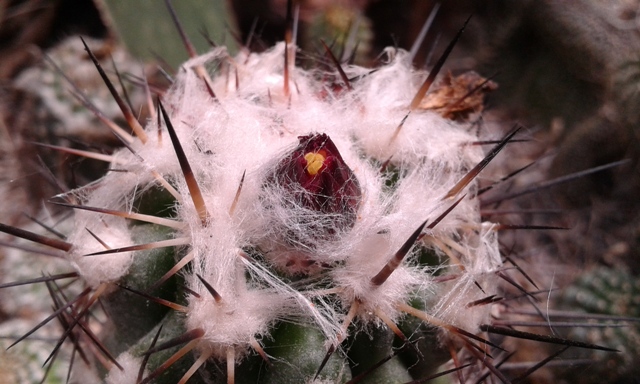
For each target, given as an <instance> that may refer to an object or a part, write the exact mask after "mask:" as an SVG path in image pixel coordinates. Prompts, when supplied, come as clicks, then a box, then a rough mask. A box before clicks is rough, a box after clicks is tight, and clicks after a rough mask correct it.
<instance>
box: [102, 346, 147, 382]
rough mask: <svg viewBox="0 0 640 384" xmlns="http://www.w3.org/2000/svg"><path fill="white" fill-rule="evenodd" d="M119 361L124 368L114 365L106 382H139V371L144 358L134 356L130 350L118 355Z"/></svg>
mask: <svg viewBox="0 0 640 384" xmlns="http://www.w3.org/2000/svg"><path fill="white" fill-rule="evenodd" d="M117 360H118V363H119V364H120V365H121V366H122V368H123V370H120V369H119V368H118V367H113V368H112V369H111V370H110V371H109V374H108V375H107V377H106V378H105V383H106V384H135V383H137V382H138V371H139V370H140V364H141V363H142V358H137V357H133V356H132V355H131V354H130V353H129V352H124V353H122V354H121V355H120V356H118V359H117Z"/></svg>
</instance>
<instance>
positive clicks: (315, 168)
mask: <svg viewBox="0 0 640 384" xmlns="http://www.w3.org/2000/svg"><path fill="white" fill-rule="evenodd" d="M304 159H305V160H307V168H306V170H307V173H308V174H310V175H311V176H315V175H317V174H318V172H319V171H320V168H322V164H324V159H325V156H324V155H323V154H321V153H318V152H308V153H307V154H305V155H304Z"/></svg>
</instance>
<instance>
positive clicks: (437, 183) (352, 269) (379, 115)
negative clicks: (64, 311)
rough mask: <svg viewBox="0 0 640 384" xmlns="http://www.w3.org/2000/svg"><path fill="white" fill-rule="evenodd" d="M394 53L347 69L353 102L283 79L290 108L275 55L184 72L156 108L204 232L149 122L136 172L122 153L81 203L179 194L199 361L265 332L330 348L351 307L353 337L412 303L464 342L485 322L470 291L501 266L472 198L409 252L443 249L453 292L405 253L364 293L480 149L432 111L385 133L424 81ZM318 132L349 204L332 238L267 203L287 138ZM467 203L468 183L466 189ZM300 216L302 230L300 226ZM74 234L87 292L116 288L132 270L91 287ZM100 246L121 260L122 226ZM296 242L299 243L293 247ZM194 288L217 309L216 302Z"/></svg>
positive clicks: (293, 210)
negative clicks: (320, 341) (372, 65)
mask: <svg viewBox="0 0 640 384" xmlns="http://www.w3.org/2000/svg"><path fill="white" fill-rule="evenodd" d="M390 52H391V51H390ZM392 53H393V54H392V55H390V56H392V57H390V59H389V63H388V64H386V65H383V66H382V67H381V68H379V69H378V70H377V71H375V72H370V71H368V70H366V69H363V68H360V67H346V68H345V71H346V72H347V75H348V76H349V77H352V78H353V77H355V76H361V78H359V79H358V80H357V81H353V82H352V84H351V85H352V87H353V90H347V89H346V88H344V89H343V90H341V91H337V92H331V91H330V90H329V87H328V86H327V85H326V84H324V83H323V74H322V73H319V72H314V71H305V70H302V69H299V68H290V84H289V85H290V87H289V88H290V94H289V95H286V94H285V93H284V91H283V82H284V77H283V73H284V68H283V59H282V58H283V54H284V44H279V45H277V46H276V47H274V48H273V49H272V50H270V51H268V52H265V53H262V54H249V55H248V56H243V57H238V58H236V59H235V60H234V59H232V58H230V57H229V56H228V54H227V52H226V50H225V49H224V48H217V49H215V50H213V51H211V52H210V53H208V54H205V55H203V56H200V57H197V58H195V59H192V60H190V61H188V62H186V63H185V64H184V65H183V66H182V67H181V68H180V70H179V73H178V75H177V77H176V79H175V82H174V84H173V86H172V88H171V89H170V90H169V91H168V92H167V94H166V95H165V97H164V100H163V104H164V105H165V107H166V108H167V111H168V113H169V115H170V119H171V122H172V125H173V127H174V129H175V131H176V134H177V136H178V138H179V140H180V143H181V146H182V148H183V150H184V152H185V154H186V157H187V159H188V161H189V163H190V165H191V168H192V170H193V173H194V176H195V179H196V180H197V182H198V185H199V187H200V189H201V190H202V195H203V199H204V204H205V206H206V208H207V211H208V213H209V220H208V222H207V223H206V225H203V224H202V220H201V217H200V216H199V215H198V214H197V211H196V207H195V206H194V203H193V201H192V199H191V196H190V191H189V188H188V187H187V184H186V182H185V179H184V176H183V175H182V171H181V169H180V166H179V163H178V160H177V158H176V153H175V150H174V148H173V146H172V144H171V141H170V139H169V136H168V135H167V132H166V128H165V127H164V126H163V127H161V132H162V134H161V136H159V135H158V134H157V133H156V132H157V131H158V127H157V122H156V121H151V122H149V124H148V126H147V128H146V129H147V132H148V133H149V140H148V142H147V143H146V144H145V145H142V144H141V143H140V142H136V143H134V144H133V145H132V147H133V149H134V150H135V151H136V153H137V154H138V155H139V157H140V158H141V159H142V160H140V159H139V158H137V157H136V156H133V155H132V154H131V153H130V152H129V151H128V150H126V149H123V150H121V151H120V152H118V153H117V154H116V155H115V156H116V163H117V167H118V168H123V169H126V170H127V171H128V172H125V173H122V172H118V173H117V174H116V173H115V172H113V173H111V174H109V175H107V176H106V177H105V179H104V180H103V181H102V182H101V183H100V185H99V187H97V188H95V189H94V190H93V191H92V192H89V193H87V194H86V196H82V197H83V199H84V201H85V202H86V204H87V205H93V206H100V207H105V208H110V209H118V210H128V209H130V207H131V204H132V201H133V199H134V198H135V196H136V194H137V193H139V191H141V190H144V189H146V188H149V187H151V186H153V185H158V183H157V181H155V179H154V177H153V176H152V172H154V171H155V172H157V173H159V174H160V175H162V176H163V177H164V178H165V179H166V180H167V181H169V182H170V183H171V184H172V185H174V186H175V188H176V189H177V191H178V192H179V194H180V199H179V200H180V201H178V202H177V205H176V208H175V209H176V211H175V216H176V219H177V220H181V221H183V222H184V223H185V224H186V225H185V227H186V228H187V229H185V230H184V231H178V233H176V234H175V236H176V237H187V238H190V249H191V252H193V256H194V262H193V273H191V272H189V273H187V274H186V276H185V277H186V283H187V285H188V287H189V288H190V289H192V290H194V291H196V292H198V293H199V295H200V297H195V296H189V304H188V311H187V316H186V324H187V328H189V329H196V328H199V329H202V330H203V331H204V336H203V337H202V338H201V343H200V344H201V345H200V346H199V348H200V349H202V350H207V351H213V353H214V354H215V356H217V357H220V358H223V357H224V355H225V350H226V348H229V347H234V348H238V347H240V353H241V352H242V350H243V348H244V350H246V349H248V345H249V344H250V343H251V342H252V340H253V339H254V338H256V337H258V338H259V337H261V336H267V335H268V332H269V327H270V325H272V324H273V323H274V322H275V321H277V320H288V321H292V320H293V321H303V322H311V323H314V324H315V325H316V326H317V327H318V328H319V329H320V330H321V331H322V332H323V333H324V334H325V335H326V337H327V339H328V340H329V342H335V341H336V340H338V339H339V335H340V332H341V331H340V327H341V322H342V321H343V320H344V317H345V314H346V312H347V311H348V310H349V307H350V305H351V304H352V303H353V302H354V301H355V300H358V302H360V303H361V305H360V309H359V311H358V313H357V314H356V315H357V318H358V320H357V321H361V322H363V323H365V324H366V323H369V322H378V317H377V315H376V311H377V312H381V313H384V314H385V315H386V316H388V317H390V318H391V319H392V320H396V319H398V318H399V317H401V316H403V314H402V313H400V312H399V311H398V309H397V304H399V303H407V302H408V301H409V300H410V299H413V298H415V296H416V295H418V296H419V297H418V298H419V299H420V300H422V301H424V302H425V303H429V304H430V306H429V307H427V308H426V311H427V312H429V313H430V314H432V315H435V316H439V317H440V318H441V319H442V320H444V321H445V322H448V323H451V324H455V325H457V326H461V327H463V328H465V329H468V330H469V331H472V332H475V331H476V330H477V326H478V324H480V323H481V322H483V321H485V320H486V319H487V318H488V312H487V311H488V309H487V308H486V307H487V306H483V307H473V308H471V309H467V308H466V307H465V304H466V303H468V302H470V301H472V300H475V299H477V298H480V295H482V293H481V292H480V291H479V290H478V289H477V288H476V287H475V282H478V283H479V284H481V285H482V286H483V287H484V288H485V291H486V290H489V291H491V290H493V289H494V288H495V286H494V284H495V279H490V278H488V277H489V276H490V274H491V273H492V272H493V271H494V270H495V269H496V268H497V267H499V266H500V257H499V254H498V249H497V240H496V236H495V233H494V231H493V230H492V229H491V228H489V227H487V226H483V225H482V223H481V222H480V214H479V207H478V201H477V199H475V198H472V197H471V196H472V195H473V193H469V194H468V196H467V197H466V198H465V199H463V200H462V201H461V202H460V204H459V205H458V206H457V207H456V208H455V209H453V210H452V211H451V213H449V214H448V215H447V216H446V217H445V218H444V219H443V220H442V221H441V222H439V223H438V225H437V226H436V227H435V228H433V229H432V230H429V231H427V235H428V236H426V237H425V239H423V240H422V241H423V243H421V246H422V247H423V248H424V247H432V248H434V249H435V250H436V252H438V253H439V254H440V255H444V254H446V252H444V253H443V252H441V251H440V250H439V248H438V247H440V246H441V245H439V244H444V246H445V247H447V249H448V251H449V252H451V253H452V254H455V255H456V257H457V258H458V259H459V260H460V263H461V264H460V265H457V264H455V263H452V265H450V266H448V267H447V270H448V271H449V272H451V273H454V272H455V273H458V274H460V277H459V278H458V279H456V280H454V281H452V282H450V283H448V284H437V283H435V282H434V279H433V276H432V273H433V268H431V267H427V266H421V265H419V263H418V260H417V259H418V254H417V253H418V252H417V251H416V250H414V251H413V252H410V253H409V254H408V255H407V256H406V257H405V259H404V260H403V263H402V264H401V265H400V267H399V268H398V269H397V270H395V271H394V272H393V273H392V274H391V276H390V277H389V278H388V279H387V281H386V282H384V283H383V284H382V285H379V286H376V287H372V284H371V278H372V277H373V276H375V275H376V274H377V273H378V272H379V271H380V270H381V268H382V267H383V266H384V265H385V263H387V261H388V260H389V259H390V258H391V257H392V256H393V255H394V254H395V253H396V252H397V250H398V249H400V247H401V246H402V244H403V243H404V242H405V241H406V240H407V239H408V237H409V236H410V235H411V234H412V233H413V232H414V231H415V230H416V229H417V228H418V226H419V225H420V224H421V223H422V222H424V221H425V220H429V221H430V222H432V221H434V220H435V219H436V218H437V217H438V216H440V215H441V214H442V213H443V212H444V211H445V210H446V209H448V208H449V207H450V206H451V204H452V203H453V200H445V201H443V197H444V196H445V195H446V194H447V192H448V191H449V190H450V189H451V188H452V187H453V186H454V185H455V184H456V183H457V182H458V181H459V180H460V179H461V178H462V177H463V176H464V175H465V174H466V172H468V171H469V170H470V169H471V168H472V167H473V166H474V165H476V164H477V163H478V162H479V161H480V160H481V159H482V157H483V153H482V151H481V149H480V148H479V147H478V146H470V145H465V144H468V143H470V142H472V141H475V140H476V139H477V138H476V137H475V135H474V134H473V132H472V131H471V130H470V129H468V128H466V127H463V126H461V125H459V124H457V123H454V122H451V121H449V120H446V119H444V118H442V117H440V116H439V115H437V114H435V113H432V112H428V111H420V110H416V111H413V112H412V113H411V114H410V116H409V117H408V119H407V120H406V121H405V123H404V125H403V126H402V129H400V131H396V130H397V127H398V125H399V124H400V122H401V121H402V120H403V118H404V117H405V116H406V115H407V112H408V105H409V104H410V102H411V99H412V98H413V96H414V95H415V93H416V91H417V89H418V88H419V86H420V84H421V82H422V81H423V80H424V78H425V76H426V74H425V73H422V72H416V71H414V70H413V69H412V68H411V66H410V64H409V62H408V58H407V54H406V53H405V52H402V51H400V52H395V51H393V52H392ZM198 65H204V66H206V67H207V68H210V69H211V68H214V69H215V70H216V72H215V73H213V74H212V76H211V77H212V84H213V90H214V92H215V94H216V99H214V98H212V97H211V96H210V95H209V93H208V92H207V90H206V88H205V86H204V82H203V80H202V79H201V78H199V77H198V75H197V74H196V71H195V70H194V68H195V67H196V66H198ZM236 74H237V79H238V85H237V87H236V83H235V78H236ZM337 81H339V80H337ZM316 133H317V134H326V135H328V137H330V139H331V140H332V142H333V143H334V144H335V147H336V148H337V150H338V151H339V153H340V155H341V157H342V159H343V160H344V163H345V164H346V165H347V166H348V167H349V168H350V169H351V171H352V172H353V175H354V176H353V177H354V178H355V181H356V182H357V184H358V186H359V190H360V194H361V196H359V204H358V207H357V212H356V215H355V216H356V217H355V220H354V222H353V223H350V224H349V225H347V226H345V227H336V228H329V229H330V231H329V232H328V233H330V234H331V235H330V236H328V235H326V233H325V232H323V231H324V229H318V228H325V227H324V226H323V225H324V224H322V223H321V222H322V220H327V218H328V219H330V218H331V217H330V214H329V216H326V215H325V216H320V215H318V216H314V213H313V211H309V209H308V208H306V207H304V206H303V205H301V204H300V203H299V202H297V203H296V202H292V201H291V198H289V197H287V196H285V195H283V193H284V192H286V188H287V187H286V186H285V187H283V189H278V188H275V187H273V185H271V184H270V182H269V181H268V175H270V174H271V173H273V171H274V168H275V167H276V166H277V164H279V162H280V161H282V159H286V158H287V156H288V155H289V154H290V153H291V151H292V150H293V149H294V148H296V146H297V145H298V144H299V142H300V140H299V139H298V137H299V136H308V135H311V134H316ZM390 158H391V161H390V167H391V168H392V169H391V170H390V171H389V172H392V173H393V172H395V174H396V177H397V181H395V182H394V185H392V186H390V185H388V182H389V179H390V176H389V174H381V172H380V166H381V164H382V163H384V162H385V161H387V160H388V159H390ZM115 166H116V164H114V167H115ZM243 174H245V179H244V183H243V185H242V190H241V193H240V195H239V199H238V200H237V202H236V206H235V210H234V211H233V212H230V208H231V206H232V204H233V202H234V198H235V195H236V192H237V190H238V185H239V183H240V179H241V177H242V175H243ZM473 188H475V186H474V184H473V183H472V184H471V186H470V187H469V188H468V189H471V191H473ZM283 191H284V192H283ZM463 193H464V192H463ZM333 214H336V215H341V214H342V213H341V212H334V213H333ZM304 215H308V216H310V220H307V221H305V220H300V217H302V216H304ZM314 220H315V221H314ZM329 222H331V221H329ZM318 223H320V224H318ZM83 225H85V223H84V222H82V221H81V222H80V223H79V224H78V226H77V230H76V233H75V234H74V236H73V240H74V244H78V243H79V244H81V246H79V247H78V249H76V250H75V252H74V253H73V255H77V256H73V257H72V258H73V262H74V263H75V264H76V265H77V268H78V270H79V271H81V274H82V275H83V276H85V278H86V279H87V280H88V281H89V282H90V283H91V284H92V285H95V284H96V283H97V282H100V281H111V280H117V278H118V277H119V276H121V275H123V274H124V273H126V267H127V266H128V264H127V263H128V262H129V261H128V260H129V259H127V258H128V257H129V256H128V255H126V254H125V255H120V256H117V257H114V256H113V255H108V257H101V258H100V265H101V269H100V270H101V272H100V273H102V274H99V273H98V272H97V268H94V266H93V265H92V264H91V261H88V260H92V259H90V258H82V257H80V255H81V254H83V253H85V252H95V251H97V250H99V249H96V247H97V248H99V247H98V246H97V245H95V244H92V243H91V241H92V240H91V239H89V238H88V237H87V234H85V232H86V231H85V230H84V228H83ZM110 231H111V232H113V237H109V234H108V232H110ZM291 233H293V234H295V235H290V234H291ZM303 235H304V236H303ZM99 236H100V237H102V236H104V238H103V240H105V241H106V242H113V244H110V245H111V246H120V245H130V244H129V243H127V242H130V239H128V238H127V236H126V226H125V225H124V224H122V223H121V222H120V221H118V220H114V225H113V226H112V225H109V227H108V230H106V229H104V228H103V229H101V230H100V234H99ZM119 236H121V237H119ZM301 237H304V239H305V240H304V241H298V239H299V238H301ZM116 238H117V239H116ZM430 238H434V239H440V242H439V243H438V242H430V241H429V239H430ZM414 248H416V247H414ZM296 260H298V261H299V260H304V261H305V262H306V261H308V263H309V265H310V267H309V269H307V270H304V269H297V270H294V269H290V267H289V265H290V263H291V262H292V261H296ZM300 272H302V273H303V274H304V272H306V274H307V276H306V277H305V279H304V280H300V281H293V282H292V281H289V280H290V278H291V277H296V276H297V275H296V274H298V273H300ZM196 274H197V275H200V276H201V277H202V279H204V280H205V281H206V282H207V283H209V284H210V285H211V286H212V287H213V288H214V289H215V290H216V292H217V293H218V294H219V296H220V298H221V300H219V301H216V300H215V299H214V298H213V297H212V295H211V294H210V293H209V292H208V291H207V289H206V288H205V287H204V285H203V284H202V283H201V281H200V279H199V278H198V277H197V276H196ZM292 275H293V276H292ZM294 280H295V279H294Z"/></svg>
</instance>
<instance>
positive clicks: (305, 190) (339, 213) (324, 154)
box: [267, 133, 362, 245]
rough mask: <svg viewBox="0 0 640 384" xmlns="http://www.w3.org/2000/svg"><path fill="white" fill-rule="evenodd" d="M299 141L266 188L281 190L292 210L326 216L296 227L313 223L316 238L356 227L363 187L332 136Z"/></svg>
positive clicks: (302, 221) (306, 138)
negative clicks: (361, 188) (301, 209)
mask: <svg viewBox="0 0 640 384" xmlns="http://www.w3.org/2000/svg"><path fill="white" fill-rule="evenodd" d="M298 139H299V140H300V143H299V144H298V146H297V147H296V148H295V149H294V150H293V151H291V153H290V154H289V155H288V156H286V157H285V158H283V159H282V160H280V162H279V163H278V164H277V165H276V167H275V169H274V171H273V173H272V174H271V175H270V176H269V178H268V181H267V185H273V186H276V187H278V188H281V189H282V192H283V193H284V195H285V196H284V198H285V201H286V202H287V203H288V204H291V206H292V208H303V209H306V210H308V211H307V212H309V211H310V212H311V213H314V212H315V213H317V214H318V215H320V216H323V215H324V216H325V217H320V218H318V217H308V218H300V220H301V221H300V222H297V223H296V224H298V225H299V224H302V225H303V226H304V225H305V224H306V223H305V222H306V221H308V222H309V223H313V224H309V225H313V228H307V229H312V232H313V233H315V235H316V236H317V237H316V238H317V239H327V238H330V237H331V236H330V235H333V234H335V233H336V232H338V231H343V230H346V229H350V228H351V227H353V225H354V224H355V220H356V214H357V211H358V207H359V205H360V200H361V195H362V192H361V190H360V185H359V184H358V181H357V179H356V177H355V175H354V173H353V171H352V170H351V169H350V168H349V166H348V165H347V164H346V163H345V162H344V160H343V159H342V156H341V155H340V152H339V151H338V148H336V146H335V144H334V143H333V141H331V139H330V138H329V136H327V135H326V134H324V133H322V134H310V135H307V136H300V137H299V138H298ZM304 216H308V214H307V213H306V212H305V215H304ZM311 216H313V215H311ZM295 221H298V220H295ZM296 237H297V236H296ZM298 240H299V239H298ZM305 243H306V242H305ZM305 245H306V244H305Z"/></svg>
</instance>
